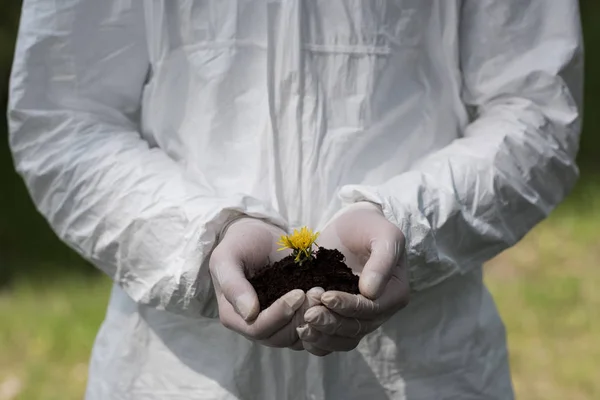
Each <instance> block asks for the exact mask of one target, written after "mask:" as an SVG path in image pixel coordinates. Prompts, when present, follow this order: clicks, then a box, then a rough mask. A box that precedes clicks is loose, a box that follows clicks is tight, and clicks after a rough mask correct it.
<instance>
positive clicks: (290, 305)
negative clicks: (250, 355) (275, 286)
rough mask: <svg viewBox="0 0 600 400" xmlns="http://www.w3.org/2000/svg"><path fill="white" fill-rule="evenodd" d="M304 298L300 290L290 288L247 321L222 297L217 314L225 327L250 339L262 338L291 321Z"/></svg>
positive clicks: (267, 336)
mask: <svg viewBox="0 0 600 400" xmlns="http://www.w3.org/2000/svg"><path fill="white" fill-rule="evenodd" d="M304 298H305V295H304V292H303V291H302V290H300V289H295V290H292V291H291V292H288V293H286V294H285V295H283V296H282V297H281V298H279V299H277V300H276V301H275V302H274V303H273V304H272V305H271V306H270V307H268V308H267V309H266V310H264V311H262V312H261V313H260V314H258V317H257V318H256V319H255V320H254V321H252V322H247V321H245V320H244V319H242V318H241V317H240V316H239V315H238V314H237V313H236V312H235V310H234V309H233V306H232V305H231V304H230V303H229V302H228V301H226V300H225V298H224V297H223V298H222V299H221V300H219V315H220V319H221V323H222V324H223V325H224V326H225V327H227V328H229V329H231V330H233V331H236V332H239V333H240V334H242V335H244V336H246V337H249V338H251V339H254V340H264V339H267V338H269V337H270V336H272V335H273V334H275V332H277V331H278V330H280V329H282V328H283V327H285V326H286V325H287V324H288V323H290V321H292V319H293V318H294V315H295V313H296V311H297V310H298V308H300V306H301V305H302V303H303V302H304Z"/></svg>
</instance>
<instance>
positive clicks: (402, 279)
mask: <svg viewBox="0 0 600 400" xmlns="http://www.w3.org/2000/svg"><path fill="white" fill-rule="evenodd" d="M319 245H320V246H322V247H325V248H331V249H338V250H340V251H341V252H342V253H343V254H344V256H345V257H346V263H347V265H348V266H349V267H350V268H352V270H353V271H355V272H356V273H359V274H360V279H359V289H360V293H361V294H360V295H352V294H348V293H343V292H338V291H329V292H325V293H323V295H321V299H320V301H321V303H322V305H318V306H315V307H311V308H310V309H308V310H307V311H306V313H305V314H304V320H305V321H306V322H307V324H306V325H304V326H301V327H299V328H298V329H297V331H298V335H299V337H300V339H301V340H302V342H303V346H304V348H306V349H307V350H308V351H310V352H311V353H313V354H315V355H319V356H322V355H325V354H328V353H329V352H332V351H350V350H352V349H354V348H356V346H358V343H359V342H360V340H361V339H362V338H363V337H364V336H365V335H366V334H368V333H370V332H373V331H374V330H375V329H377V328H378V327H379V326H381V325H382V324H383V323H384V322H385V321H386V320H387V319H389V318H390V317H391V316H392V315H394V314H395V313H396V312H397V311H398V310H400V309H402V308H404V307H406V305H407V304H408V301H409V296H410V289H409V284H408V273H407V268H406V261H405V257H404V235H403V234H402V232H401V231H400V229H398V228H397V227H396V226H395V225H393V224H392V223H390V222H389V221H388V220H387V219H386V218H385V217H384V216H383V213H382V212H381V210H380V208H379V207H377V206H376V205H374V204H372V203H367V202H363V203H356V204H353V205H351V206H348V207H347V208H345V209H344V210H343V211H342V212H340V213H338V214H337V215H336V216H334V218H333V219H332V221H331V222H330V223H329V225H327V226H326V227H325V229H324V230H323V231H322V232H321V235H320V237H319Z"/></svg>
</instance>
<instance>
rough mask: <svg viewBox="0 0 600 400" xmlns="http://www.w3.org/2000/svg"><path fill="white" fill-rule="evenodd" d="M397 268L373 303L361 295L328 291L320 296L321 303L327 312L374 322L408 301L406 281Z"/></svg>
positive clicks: (398, 308)
mask: <svg viewBox="0 0 600 400" xmlns="http://www.w3.org/2000/svg"><path fill="white" fill-rule="evenodd" d="M402 271H403V270H402V268H397V271H394V273H393V274H392V276H391V278H390V280H389V282H388V284H387V286H386V289H385V290H384V292H383V294H382V295H381V296H380V297H379V298H378V299H377V300H375V301H373V300H369V299H367V298H366V297H364V296H362V295H353V294H350V293H345V292H338V291H329V292H325V293H323V295H322V296H321V303H323V305H324V306H325V307H327V308H328V309H329V310H331V311H334V312H336V313H337V314H340V315H341V316H344V317H350V318H358V319H361V320H363V319H364V320H376V319H380V318H381V317H383V316H385V315H388V314H390V313H394V312H396V311H398V310H400V309H402V308H404V307H405V306H406V305H407V304H408V302H409V299H410V287H409V285H408V279H406V276H404V275H403V274H402Z"/></svg>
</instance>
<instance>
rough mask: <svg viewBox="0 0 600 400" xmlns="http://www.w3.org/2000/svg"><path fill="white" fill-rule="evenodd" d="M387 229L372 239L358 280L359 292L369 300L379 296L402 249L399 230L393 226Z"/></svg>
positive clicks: (395, 265)
mask: <svg viewBox="0 0 600 400" xmlns="http://www.w3.org/2000/svg"><path fill="white" fill-rule="evenodd" d="M386 230H387V229H386ZM389 230H390V232H389V233H385V234H384V237H382V238H376V239H373V241H372V244H371V253H370V255H369V259H368V260H367V262H366V263H365V266H364V268H363V270H362V272H361V274H360V279H359V281H358V287H359V289H360V293H361V294H362V295H363V296H365V297H366V298H368V299H371V300H375V299H377V298H379V296H381V294H382V293H383V291H384V290H385V287H386V286H387V284H388V282H389V280H390V277H391V276H392V273H393V270H394V268H397V266H398V263H399V260H400V257H401V255H402V252H403V251H404V244H403V241H402V236H401V232H400V231H399V230H398V229H397V228H395V227H393V226H392V227H391V228H389ZM393 230H397V232H395V231H393ZM396 235H397V236H396Z"/></svg>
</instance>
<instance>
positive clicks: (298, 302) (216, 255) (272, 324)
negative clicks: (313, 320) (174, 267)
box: [209, 218, 319, 350]
mask: <svg viewBox="0 0 600 400" xmlns="http://www.w3.org/2000/svg"><path fill="white" fill-rule="evenodd" d="M284 234H285V232H284V231H283V230H281V229H280V228H277V227H275V226H273V225H270V224H268V223H266V222H263V221H261V220H257V219H252V218H242V219H239V220H237V221H235V222H233V223H232V224H231V225H230V226H229V227H228V228H227V230H226V232H225V234H224V236H223V239H222V241H221V242H220V243H219V244H218V245H217V247H216V248H215V249H214V251H213V253H212V255H211V258H210V262H209V266H210V273H211V276H212V280H213V284H214V286H215V293H216V296H217V303H218V306H219V318H220V320H221V323H222V324H223V325H224V326H225V327H226V328H228V329H231V330H233V331H235V332H237V333H239V334H241V335H243V336H245V337H246V338H248V339H250V340H253V341H256V342H259V343H261V344H263V345H266V346H270V347H293V348H294V349H296V350H300V349H302V345H301V343H300V342H299V338H298V334H297V332H296V328H297V327H298V326H299V325H300V321H302V320H303V313H304V311H306V309H307V308H308V305H309V302H307V301H305V299H306V296H305V294H304V292H303V291H302V290H300V289H296V290H292V291H291V292H289V293H287V294H285V295H284V296H282V297H281V298H280V299H278V300H277V301H275V303H273V304H272V305H271V306H270V307H268V308H267V309H265V310H263V311H262V312H260V305H259V302H258V297H257V295H256V292H255V291H254V288H253V287H252V285H251V284H250V282H248V280H247V279H246V275H245V273H244V268H246V269H247V270H248V271H249V272H250V273H252V272H254V271H257V270H258V269H260V268H263V267H264V266H265V265H267V264H268V263H270V262H271V263H272V262H275V261H278V260H279V259H281V258H282V257H285V256H286V255H287V254H285V253H283V254H282V253H281V252H277V244H276V242H277V240H279V239H280V237H281V235H284ZM313 297H314V296H313ZM316 297H317V298H318V297H319V296H316ZM310 304H314V302H312V303H310ZM302 306H304V307H303V308H302V310H301V312H300V313H297V312H296V311H298V310H299V309H300V308H301V307H302Z"/></svg>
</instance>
